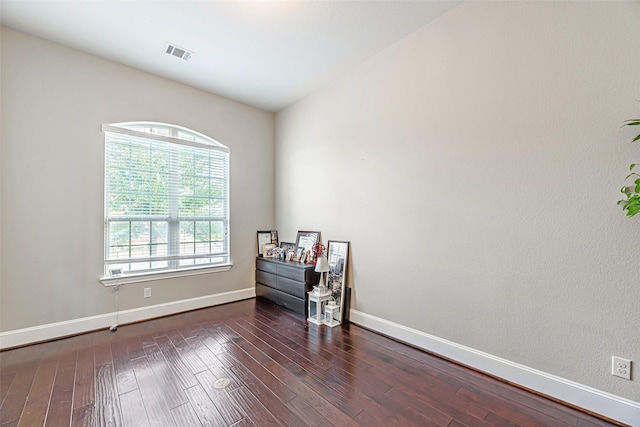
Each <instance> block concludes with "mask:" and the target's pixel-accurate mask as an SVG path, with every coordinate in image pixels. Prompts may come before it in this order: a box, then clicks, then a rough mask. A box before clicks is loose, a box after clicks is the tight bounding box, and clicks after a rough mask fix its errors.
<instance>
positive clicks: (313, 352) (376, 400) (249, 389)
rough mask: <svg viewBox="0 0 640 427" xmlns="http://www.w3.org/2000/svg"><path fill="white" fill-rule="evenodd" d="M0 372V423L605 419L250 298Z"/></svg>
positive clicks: (49, 352) (16, 359)
mask: <svg viewBox="0 0 640 427" xmlns="http://www.w3.org/2000/svg"><path fill="white" fill-rule="evenodd" d="M0 367H1V371H0V372H1V376H0V401H1V402H2V406H0V425H2V426H29V427H31V426H45V425H46V426H56V427H57V426H68V425H71V426H155V425H163V426H164V425H167V426H188V427H193V426H200V425H203V426H209V425H213V426H237V427H241V426H253V425H255V426H281V425H282V426H331V425H333V426H367V427H374V426H389V425H393V426H412V425H415V426H450V427H454V426H456V427H459V426H554V427H556V426H582V427H586V426H609V425H613V424H610V423H608V422H605V421H603V420H600V419H598V418H595V417H592V416H589V415H587V414H584V413H582V412H579V411H577V410H574V409H571V408H568V407H565V406H563V405H561V404H558V403H555V402H552V401H549V400H547V399H544V398H542V397H539V396H536V395H533V394H531V393H527V392H525V391H523V390H520V389H518V388H515V387H512V386H510V385H508V384H504V383H502V382H500V381H497V380H495V379H492V378H489V377H486V376H484V375H482V374H479V373H477V372H474V371H472V370H469V369H466V368H464V367H461V366H458V365H455V364H453V363H450V362H447V361H445V360H442V359H440V358H437V357H434V356H432V355H429V354H427V353H424V352H422V351H419V350H416V349H414V348H411V347H408V346H405V345H402V344H400V343H397V342H395V341H392V340H389V339H387V338H385V337H382V336H380V335H377V334H375V333H372V332H370V331H367V330H364V329H362V328H359V327H357V326H355V325H353V324H349V325H343V326H342V327H337V328H333V329H331V328H328V327H323V328H320V329H318V328H317V327H316V326H314V325H310V326H309V328H308V329H305V326H304V322H303V319H301V318H299V317H297V316H295V315H293V314H290V313H289V312H286V311H284V310H281V309H277V308H274V307H273V306H272V305H270V304H268V303H265V302H262V301H260V300H246V301H240V302H237V303H232V304H227V305H223V306H217V307H212V308H207V309H202V310H197V311H193V312H189V313H183V314H179V315H175V316H170V317H166V318H161V319H156V320H152V321H148V322H143V323H138V324H134V325H128V326H120V327H119V328H118V330H117V331H116V332H110V331H108V330H104V331H98V332H93V333H89V334H85V335H81V336H77V337H72V338H67V339H63V340H58V341H53V342H49V343H43V344H38V345H33V346H29V347H23V348H18V349H13V350H8V351H4V352H2V353H0ZM225 379H228V380H230V382H229V381H227V382H228V386H227V387H224V386H225ZM218 387H222V388H218Z"/></svg>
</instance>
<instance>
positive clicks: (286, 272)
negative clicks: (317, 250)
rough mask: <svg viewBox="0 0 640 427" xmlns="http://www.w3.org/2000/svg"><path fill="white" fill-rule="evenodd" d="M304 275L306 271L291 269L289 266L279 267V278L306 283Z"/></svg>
mask: <svg viewBox="0 0 640 427" xmlns="http://www.w3.org/2000/svg"><path fill="white" fill-rule="evenodd" d="M304 273H305V270H304V269H301V268H295V267H290V266H288V265H278V272H277V274H278V276H282V277H286V278H288V279H291V280H297V281H298V282H303V283H304Z"/></svg>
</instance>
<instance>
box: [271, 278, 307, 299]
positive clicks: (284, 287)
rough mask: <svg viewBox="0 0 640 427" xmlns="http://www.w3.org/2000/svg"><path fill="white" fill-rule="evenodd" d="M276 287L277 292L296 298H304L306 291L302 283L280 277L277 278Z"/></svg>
mask: <svg viewBox="0 0 640 427" xmlns="http://www.w3.org/2000/svg"><path fill="white" fill-rule="evenodd" d="M276 287H277V288H278V290H279V291H282V292H285V293H287V294H291V295H293V296H296V297H298V298H304V295H305V290H306V289H305V288H306V286H305V284H304V282H297V281H295V280H291V279H287V278H286V277H282V276H278V286H276Z"/></svg>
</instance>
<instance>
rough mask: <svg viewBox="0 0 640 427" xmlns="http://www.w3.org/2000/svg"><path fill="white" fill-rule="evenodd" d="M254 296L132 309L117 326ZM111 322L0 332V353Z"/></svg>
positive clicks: (102, 318) (100, 319)
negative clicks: (5, 349) (1, 350)
mask: <svg viewBox="0 0 640 427" xmlns="http://www.w3.org/2000/svg"><path fill="white" fill-rule="evenodd" d="M255 296H256V290H255V287H251V288H246V289H241V290H238V291H231V292H223V293H220V294H214V295H205V296H203V297H198V298H190V299H185V300H180V301H172V302H167V303H164V304H157V305H151V306H147V307H140V308H133V309H130V310H123V311H120V312H119V313H118V323H119V324H121V325H124V324H126V323H133V322H140V321H142V320H147V319H153V318H154V317H161V316H167V315H170V314H175V313H180V312H183V311H189V310H196V309H199V308H204V307H210V306H213V305H220V304H225V303H228V302H234V301H240V300H243V299H247V298H253V297H255ZM115 319H116V313H106V314H100V315H97V316H90V317H83V318H80V319H72V320H67V321H64V322H57V323H49V324H47V325H39V326H34V327H31V328H24V329H17V330H13V331H7V332H2V333H0V349H3V348H11V347H16V346H21V345H25V344H30V343H35V342H40V341H47V340H51V339H55V338H60V337H65V336H69V335H76V334H80V333H83V332H88V331H95V330H97V329H104V328H108V327H109V326H111V325H112V324H113V323H114V322H115Z"/></svg>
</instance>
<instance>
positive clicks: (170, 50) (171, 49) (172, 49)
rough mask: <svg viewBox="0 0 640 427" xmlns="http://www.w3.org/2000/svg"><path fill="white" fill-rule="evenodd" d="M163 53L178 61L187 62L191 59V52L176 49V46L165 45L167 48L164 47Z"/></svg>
mask: <svg viewBox="0 0 640 427" xmlns="http://www.w3.org/2000/svg"><path fill="white" fill-rule="evenodd" d="M164 52H165V53H167V54H169V55H173V56H176V57H178V58H180V59H184V60H185V61H188V60H189V59H191V55H193V52H189V51H188V50H186V49H183V48H181V47H178V46H176V45H173V44H171V43H167V46H166V47H165V49H164Z"/></svg>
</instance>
